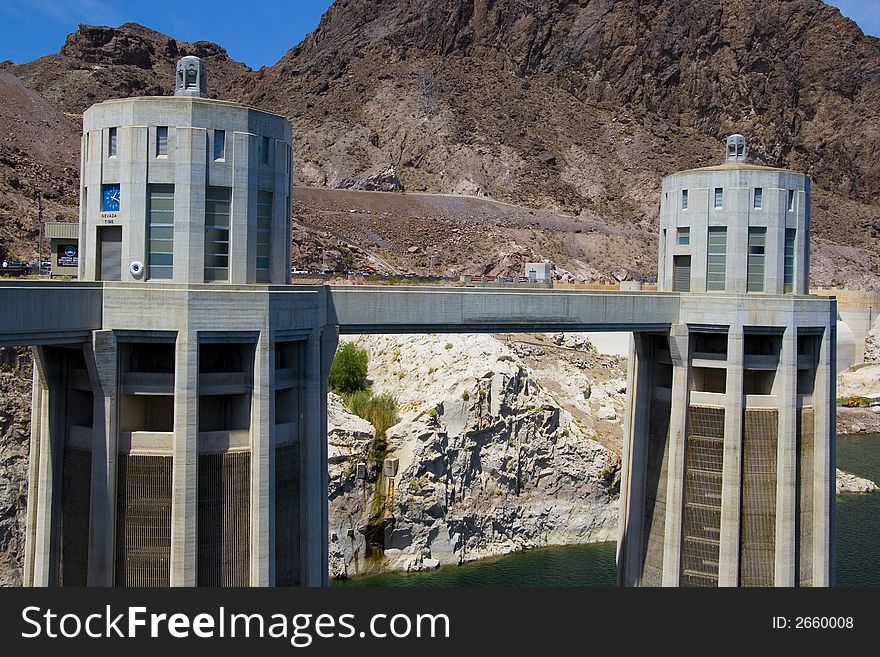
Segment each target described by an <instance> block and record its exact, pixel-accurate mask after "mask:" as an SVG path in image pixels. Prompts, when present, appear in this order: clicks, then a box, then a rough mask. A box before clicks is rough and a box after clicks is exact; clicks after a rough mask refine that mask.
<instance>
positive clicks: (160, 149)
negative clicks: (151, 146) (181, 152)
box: [156, 125, 168, 156]
mask: <svg viewBox="0 0 880 657" xmlns="http://www.w3.org/2000/svg"><path fill="white" fill-rule="evenodd" d="M156 155H157V156H162V155H168V126H166V125H160V126H159V127H157V128H156Z"/></svg>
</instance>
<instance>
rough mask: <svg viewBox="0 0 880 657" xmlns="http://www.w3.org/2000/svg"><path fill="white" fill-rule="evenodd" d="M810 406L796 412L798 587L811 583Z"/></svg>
mask: <svg viewBox="0 0 880 657" xmlns="http://www.w3.org/2000/svg"><path fill="white" fill-rule="evenodd" d="M814 436H815V434H814V427H813V409H812V408H811V407H804V408H802V409H801V412H800V413H798V426H797V442H798V471H797V477H798V481H797V510H796V512H795V522H796V523H797V525H798V528H797V547H796V549H797V559H796V560H795V566H796V568H797V575H796V577H795V582H797V585H798V586H812V585H813V443H814Z"/></svg>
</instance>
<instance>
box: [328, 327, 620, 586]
mask: <svg viewBox="0 0 880 657" xmlns="http://www.w3.org/2000/svg"><path fill="white" fill-rule="evenodd" d="M357 342H358V344H359V346H361V347H364V348H367V349H368V350H369V352H370V373H369V376H370V378H371V379H372V380H373V389H374V391H375V392H377V393H382V392H390V393H392V394H394V395H395V396H396V397H397V398H398V401H399V403H400V406H401V417H402V420H401V422H400V423H398V424H397V425H396V426H394V427H392V428H391V429H390V430H389V431H388V436H387V440H388V454H387V455H388V456H389V457H395V458H398V459H400V468H399V471H398V475H397V477H396V479H395V482H394V483H395V486H396V492H395V494H394V501H393V504H390V503H387V500H386V507H385V511H384V512H383V510H382V506H381V505H380V504H378V503H377V502H378V500H377V498H376V497H375V490H374V489H375V483H374V481H373V480H372V478H371V480H370V481H367V482H362V481H357V480H356V478H355V472H356V462H357V461H361V462H364V461H366V460H368V455H369V451H370V442H371V441H370V440H369V439H368V438H366V436H365V433H364V428H365V427H364V426H363V425H362V424H361V425H359V424H358V423H356V422H355V421H354V420H352V419H350V417H349V418H347V417H346V415H347V414H346V413H345V410H344V408H342V407H341V405H340V404H339V400H338V399H336V400H331V412H330V417H329V422H330V427H331V429H330V434H331V438H330V440H331V454H332V457H331V464H330V480H331V485H330V525H331V526H330V531H331V543H330V568H331V575H333V576H353V575H355V574H362V573H365V572H371V571H377V570H382V569H400V570H418V569H425V568H431V567H435V566H436V565H438V564H457V563H461V562H463V561H467V560H472V559H479V558H483V557H487V556H493V555H500V554H507V553H509V552H512V551H515V550H520V549H523V548H528V547H537V546H542V545H551V544H568V543H583V542H589V541H597V540H611V539H614V538H615V537H616V526H617V503H616V502H617V483H618V474H619V464H618V459H617V456H616V455H615V454H614V453H613V452H612V451H610V450H609V449H607V448H605V447H603V446H602V445H601V444H599V443H598V442H596V441H594V440H592V439H591V438H590V437H589V436H588V435H587V434H586V432H585V430H584V429H583V428H582V427H581V423H580V422H577V421H575V419H574V418H573V416H572V414H571V413H569V412H568V411H567V410H565V409H564V408H562V407H561V406H560V404H559V403H558V402H557V401H556V400H555V399H554V398H553V397H552V396H551V395H550V394H549V393H548V391H547V390H545V389H544V388H543V387H542V386H541V385H540V384H539V383H538V381H537V380H536V378H535V377H534V375H533V374H532V372H531V371H530V369H529V368H528V367H526V366H525V364H524V363H523V362H522V361H521V360H520V359H519V358H518V357H517V356H516V355H515V354H514V353H513V352H512V350H511V349H509V348H508V347H507V346H506V345H505V344H503V343H502V342H500V341H499V340H497V339H495V338H493V337H491V336H480V335H456V336H445V335H442V336H430V335H428V336H370V337H361V338H359V339H358V340H357ZM596 387H598V386H596ZM613 387H614V389H615V390H617V389H619V385H615V386H613ZM603 392H604V390H603ZM578 393H579V394H580V399H581V400H582V401H583V384H580V385H579V386H578ZM605 394H606V396H607V393H605ZM585 403H586V402H585ZM603 403H604V404H605V406H608V407H610V408H612V410H613V406H614V404H613V403H612V402H611V400H610V399H604V400H603ZM618 403H622V401H621V402H618ZM616 413H617V412H616V411H615V415H616ZM380 486H381V488H382V490H383V491H384V490H386V487H387V482H380ZM377 509H378V513H377ZM371 514H372V516H373V523H372V528H373V529H374V530H375V529H377V531H376V534H371V527H370V523H369V522H368V521H369V519H370V516H371ZM377 520H378V521H377ZM367 534H370V535H371V536H377V537H378V539H379V541H380V542H384V550H383V552H384V553H383V554H379V553H376V552H373V553H372V554H371V556H370V557H369V558H367V552H368V549H367V543H368V541H367V538H366V536H367ZM334 536H335V539H334V538H333V537H334Z"/></svg>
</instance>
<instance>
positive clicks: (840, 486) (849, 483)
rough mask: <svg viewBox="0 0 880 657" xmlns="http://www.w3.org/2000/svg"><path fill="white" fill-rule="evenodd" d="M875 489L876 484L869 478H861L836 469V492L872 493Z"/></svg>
mask: <svg viewBox="0 0 880 657" xmlns="http://www.w3.org/2000/svg"><path fill="white" fill-rule="evenodd" d="M876 490H877V484H875V483H874V482H873V481H871V480H870V479H863V478H862V477H856V476H855V475H852V474H849V473H848V472H844V471H843V470H840V469H838V470H837V494H838V495H840V494H841V493H873V492H875V491H876Z"/></svg>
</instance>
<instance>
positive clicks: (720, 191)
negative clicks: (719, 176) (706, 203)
mask: <svg viewBox="0 0 880 657" xmlns="http://www.w3.org/2000/svg"><path fill="white" fill-rule="evenodd" d="M715 207H716V208H721V207H724V188H722V187H716V188H715Z"/></svg>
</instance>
